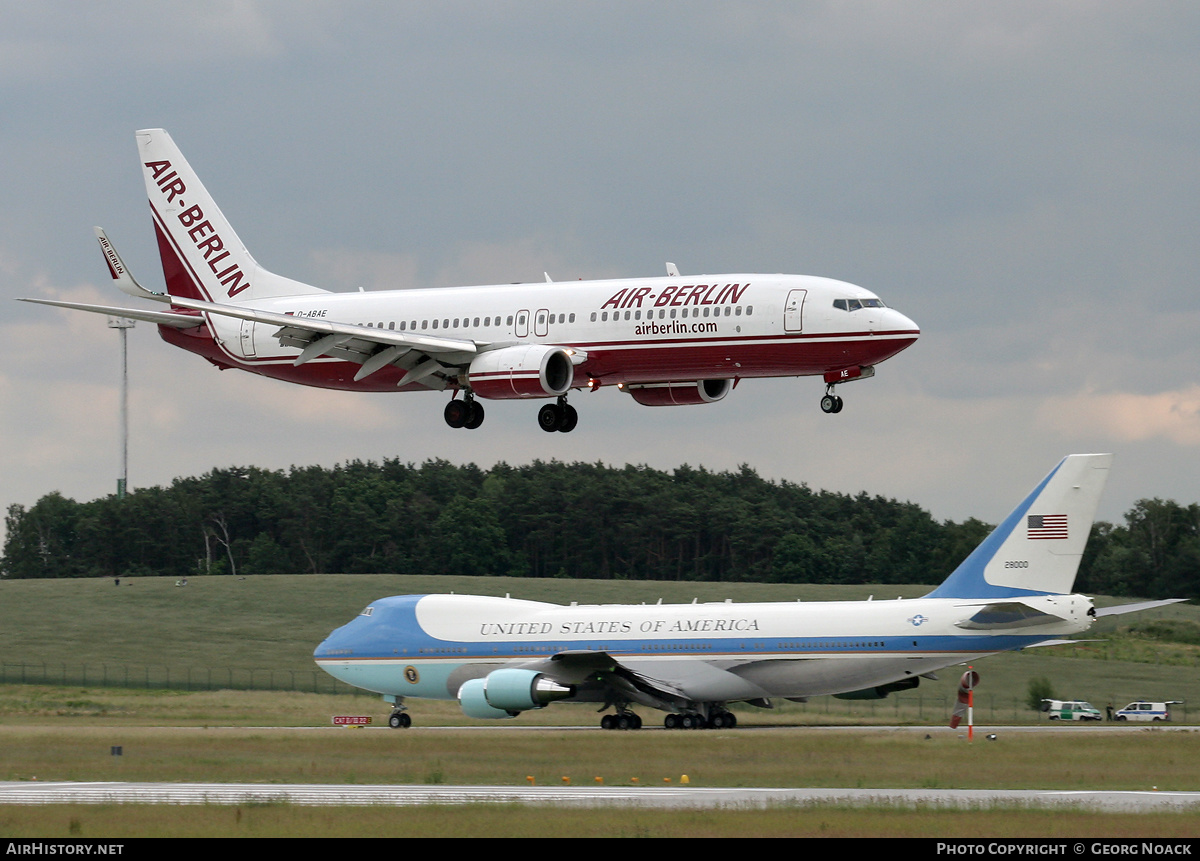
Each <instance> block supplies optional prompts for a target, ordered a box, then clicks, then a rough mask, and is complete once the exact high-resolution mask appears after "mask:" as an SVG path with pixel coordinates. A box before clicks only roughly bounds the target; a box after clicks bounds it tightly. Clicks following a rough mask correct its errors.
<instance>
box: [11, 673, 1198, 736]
mask: <svg viewBox="0 0 1200 861" xmlns="http://www.w3.org/2000/svg"><path fill="white" fill-rule="evenodd" d="M0 684H22V685H55V686H64V687H65V686H72V687H89V686H90V687H109V688H137V689H152V690H180V691H216V690H245V691H292V692H297V693H316V694H341V695H347V694H351V695H358V696H364V697H370V698H372V699H377V698H378V696H379V695H378V694H375V693H371V692H370V691H364V690H362V689H361V688H355V687H352V686H350V685H348V684H346V683H345V682H341V681H338V680H337V679H335V678H333V676H331V675H329V674H328V673H326V672H324V671H322V670H320V669H316V668H314V669H312V670H283V669H278V668H275V669H263V668H253V667H201V668H197V667H169V666H150V665H146V666H138V665H129V664H108V663H94V664H88V663H83V664H67V663H51V662H29V661H3V662H0ZM955 702H956V698H955V696H954V695H953V694H950V695H947V694H943V693H933V692H924V691H919V690H918V691H906V692H902V693H895V694H891V695H890V696H888V697H887V698H886V699H881V700H841V699H837V698H836V697H829V696H821V697H814V698H813V699H811V700H810V701H808V702H806V703H792V702H782V701H781V702H780V703H779V705H780V710H781V711H785V712H788V713H791V714H795V713H796V712H799V713H800V714H803V715H807V716H809V717H810V718H812V719H813V720H814V721H825V720H830V721H836V722H841V721H846V722H850V721H855V720H862V721H867V722H870V723H887V722H894V723H897V724H903V723H929V724H940V723H945V722H948V721H949V719H950V714H951V713H952V712H953V710H954V706H955ZM1128 702H1130V700H1129V698H1128V697H1127V696H1124V697H1123V696H1116V695H1114V696H1111V697H1109V698H1107V699H1106V700H1102V701H1101V702H1099V703H1094V705H1096V707H1097V708H1099V709H1100V711H1101V712H1104V711H1105V704H1106V703H1112V704H1113V706H1114V707H1115V708H1121V707H1123V706H1124V705H1126V704H1127V703H1128ZM746 709H747V714H757V715H766V714H769V712H765V711H761V710H759V709H755V708H752V707H746ZM739 710H741V707H739ZM974 713H975V721H976V723H992V724H1033V723H1042V722H1048V717H1047V715H1046V714H1045V713H1043V712H1035V711H1033V710H1031V709H1030V708H1029V706H1028V704H1027V702H1026V700H1025V698H1023V697H1014V696H1011V695H1008V694H1004V693H992V692H983V691H977V692H976V694H975V706H974ZM1171 720H1172V722H1173V723H1177V724H1185V723H1189V722H1190V721H1189V714H1188V704H1187V703H1186V702H1183V703H1179V704H1173V705H1172V706H1171Z"/></svg>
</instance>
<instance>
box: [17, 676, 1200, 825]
mask: <svg viewBox="0 0 1200 861" xmlns="http://www.w3.org/2000/svg"><path fill="white" fill-rule="evenodd" d="M5 693H6V695H7V694H8V693H9V692H5ZM120 698H121V697H120V696H119V695H118V696H116V697H115V699H117V700H119V699H120ZM134 699H135V700H137V701H136V702H131V703H126V704H125V706H124V707H125V708H126V710H127V711H128V712H130V713H133V712H137V711H140V710H143V709H145V710H146V712H147V715H148V714H150V713H153V714H155V715H158V716H159V719H160V720H162V721H163V722H164V723H170V722H171V721H172V718H171V715H172V714H176V715H178V723H181V724H182V723H184V722H187V721H193V720H195V719H196V718H197V717H202V716H205V715H208V716H214V717H222V716H224V715H225V714H228V713H231V712H237V711H240V712H242V713H244V714H246V715H248V716H251V717H253V716H258V717H260V718H269V717H270V716H272V715H273V714H275V713H277V712H278V711H281V710H282V709H284V708H285V705H284V704H283V703H282V702H279V701H280V700H284V699H288V700H290V699H292V698H291V697H288V695H285V694H279V693H271V694H267V693H258V692H241V691H238V692H222V693H220V694H208V693H174V694H171V695H160V696H158V697H157V702H154V703H148V700H150V699H151V697H150V696H149V695H147V694H141V695H140V696H136V697H134ZM295 699H297V700H299V701H298V702H294V703H288V704H287V705H286V708H288V709H292V710H295V712H297V714H298V716H301V717H302V716H303V715H304V714H307V715H308V719H310V720H315V719H317V718H320V717H324V716H326V715H327V714H328V713H330V712H337V711H339V707H340V706H342V705H345V704H346V702H345V700H344V699H343V698H338V697H323V696H318V695H311V694H309V695H303V696H301V697H298V698H295ZM351 704H353V701H351ZM326 719H327V718H326ZM115 745H119V746H120V747H121V749H122V755H121V756H113V755H112V749H113V746H115ZM1197 762H1200V731H1193V730H1183V731H1163V730H1161V729H1140V730H1118V731H1109V730H1106V729H1104V728H1094V727H1088V728H1083V727H1080V728H1058V729H1056V730H1054V731H1044V732H1037V733H1029V732H1024V733H1022V732H1005V731H1001V732H999V733H998V738H997V739H996V740H995V741H988V740H985V739H984V738H983V737H982V736H977V738H976V740H975V741H974V742H967V741H966V740H965V738H964V737H963V734H962V733H961V732H955V731H951V730H948V729H936V730H932V731H928V732H926V731H918V730H876V731H870V730H867V731H862V730H849V729H844V728H834V727H816V728H782V727H781V728H761V729H755V728H751V729H745V728H739V729H737V730H732V731H711V732H666V731H661V730H655V731H650V730H643V731H642V732H633V733H613V732H604V731H601V730H594V729H585V730H561V729H552V728H546V729H544V730H536V731H532V732H530V731H524V730H520V729H506V730H500V731H486V732H479V731H477V730H465V729H453V728H450V729H445V728H414V729H411V730H407V731H393V730H389V729H385V728H371V729H342V728H334V727H326V728H311V727H310V728H305V727H262V726H260V727H226V726H220V725H216V724H214V725H211V726H202V725H201V726H165V725H164V726H138V725H129V724H122V723H121V722H120V719H114V718H111V717H95V716H89V715H86V714H83V713H79V714H75V715H73V716H67V715H62V716H59V717H57V718H54V719H51V720H47V721H45V722H44V723H38V722H31V723H29V724H26V725H23V726H0V779H3V780H40V781H57V780H82V781H109V780H117V781H134V780H152V781H219V782H247V783H266V784H270V783H291V782H304V783H327V784H375V783H385V784H386V783H398V784H399V783H411V784H425V785H447V786H449V785H471V784H476V785H480V784H499V785H520V784H525V783H527V782H528V781H529V780H530V779H531V778H532V780H533V781H534V782H536V783H537V784H538V785H557V784H561V783H562V782H563V781H564V779H569V780H570V781H571V782H572V783H573V784H590V783H593V782H594V781H595V780H596V779H597V778H599V779H601V780H603V782H604V783H605V784H606V785H610V786H611V785H629V784H633V783H634V782H637V783H640V784H642V785H662V784H664V783H665V782H667V781H670V782H671V783H672V784H674V785H678V784H679V783H680V782H681V780H682V778H683V776H684V775H687V778H688V782H689V784H690V785H692V786H697V787H704V786H826V787H916V788H950V789H953V788H963V789H972V788H1041V789H1070V790H1081V789H1082V790H1097V789H1114V790H1117V789H1120V790H1134V791H1154V790H1156V789H1157V790H1158V791H1163V792H1166V791H1171V790H1190V791H1195V790H1196V789H1197V788H1198V784H1200V775H1198V774H1197V765H1196V763H1197ZM547 821H553V823H554V827H553V828H552V829H549V830H548V829H546V828H545V823H546V822H547ZM1196 821H1197V820H1196V816H1195V814H1194V813H1190V814H1182V813H1178V814H1151V815H1135V814H1129V815H1112V814H1106V815H1098V814H1094V813H1089V812H1082V811H1077V810H1057V811H1054V812H1052V813H1051V812H1045V811H1037V810H1028V809H1021V808H1020V807H1009V808H999V809H985V810H971V811H945V810H939V809H936V808H929V807H923V808H916V809H912V808H909V809H895V808H890V807H879V808H870V809H850V808H843V807H839V806H837V805H821V804H805V805H799V804H798V805H781V806H779V807H776V808H772V809H768V810H738V809H730V810H706V811H700V812H696V811H686V810H684V811H652V810H633V809H622V810H619V811H607V812H606V813H605V814H604V815H602V816H597V815H596V812H595V811H576V810H570V809H562V808H555V809H548V808H545V807H541V808H539V807H524V806H520V805H498V806H490V805H471V806H468V807H455V806H441V807H433V808H421V809H415V808H350V809H338V810H337V811H330V810H326V809H320V808H299V807H296V806H293V805H288V804H249V805H232V806H227V807H222V806H220V805H204V806H202V807H198V808H188V807H174V806H166V807H161V806H159V807H153V806H138V805H100V806H91V805H61V806H51V807H25V806H19V805H13V806H4V805H0V835H3V836H8V837H20V836H36V837H42V838H46V837H60V836H61V837H69V836H86V837H108V838H120V837H133V836H138V837H140V836H176V837H179V836H218V835H219V836H264V837H270V836H293V837H294V836H324V837H329V836H367V835H369V836H393V835H394V836H448V835H455V836H490V837H501V836H512V837H528V836H531V835H543V834H544V835H546V836H552V835H553V836H563V835H568V834H569V835H571V836H642V837H682V836H721V837H744V836H747V835H754V836H830V837H832V836H868V835H869V836H911V837H951V836H964V837H980V836H994V837H1015V836H1025V837H1028V836H1070V837H1080V836H1087V837H1148V836H1156V837H1167V836H1172V837H1192V838H1194V837H1195V836H1196V834H1197V830H1198V829H1197V824H1196Z"/></svg>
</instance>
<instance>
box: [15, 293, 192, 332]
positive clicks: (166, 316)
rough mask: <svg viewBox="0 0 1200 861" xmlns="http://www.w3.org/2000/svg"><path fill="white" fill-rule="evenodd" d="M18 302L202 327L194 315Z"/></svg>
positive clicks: (44, 301) (178, 326) (42, 301)
mask: <svg viewBox="0 0 1200 861" xmlns="http://www.w3.org/2000/svg"><path fill="white" fill-rule="evenodd" d="M17 301H19V302H33V303H34V304H36V305H52V306H53V307H55V308H71V309H73V310H75V311H90V312H91V313H93V314H107V315H108V316H110V317H124V318H126V319H129V320H141V321H142V322H144V323H154V324H155V325H158V326H171V327H172V328H175V329H193V328H195V327H196V326H203V325H204V318H203V317H198V316H196V315H194V314H175V313H172V312H170V311H143V310H141V309H139V308H118V307H116V306H113V305H88V304H85V303H83V302H59V301H57V300H53V299H18V300H17Z"/></svg>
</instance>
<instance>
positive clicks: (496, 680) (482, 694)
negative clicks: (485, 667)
mask: <svg viewBox="0 0 1200 861" xmlns="http://www.w3.org/2000/svg"><path fill="white" fill-rule="evenodd" d="M574 693H575V689H574V688H572V687H570V686H568V685H561V684H559V683H558V682H556V681H554V679H552V678H550V677H549V676H545V675H543V674H542V673H539V672H536V671H535V670H522V669H515V668H513V669H503V670H494V671H493V672H491V673H488V674H487V675H486V676H484V677H483V678H482V679H471V680H470V681H467V682H465V683H463V686H462V687H461V688H459V689H458V702H459V705H460V706H461V708H462V710H463V714H465V715H466V716H467V717H473V718H482V719H497V718H507V717H516V716H517V715H518V714H519V713H521V712H523V711H527V710H528V709H540V708H542V707H543V706H547V705H549V704H550V703H552V702H554V701H555V700H562V699H566V698H567V697H570V696H572V695H573V694H574Z"/></svg>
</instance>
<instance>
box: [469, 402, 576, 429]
mask: <svg viewBox="0 0 1200 861" xmlns="http://www.w3.org/2000/svg"><path fill="white" fill-rule="evenodd" d="M451 403H454V402H453V401H451ZM562 423H563V413H562V410H561V409H559V406H558V404H546V405H545V406H544V407H542V408H541V409H540V410H538V427H540V428H541V429H542V430H544V431H545V432H546V433H554V432H555V431H557V430H559V429H560V428H562Z"/></svg>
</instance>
